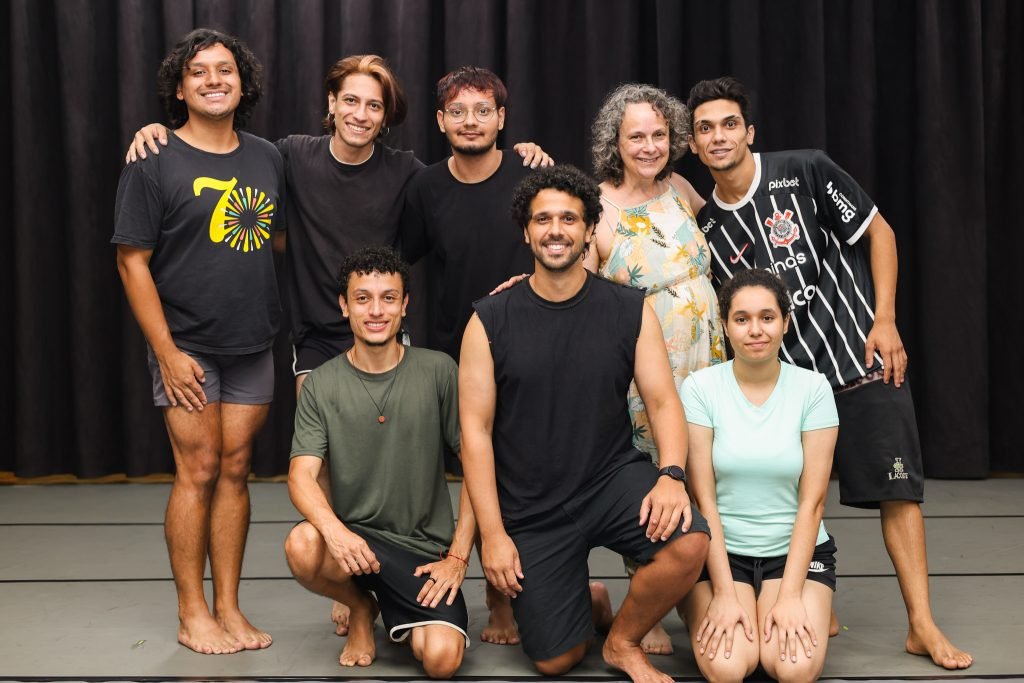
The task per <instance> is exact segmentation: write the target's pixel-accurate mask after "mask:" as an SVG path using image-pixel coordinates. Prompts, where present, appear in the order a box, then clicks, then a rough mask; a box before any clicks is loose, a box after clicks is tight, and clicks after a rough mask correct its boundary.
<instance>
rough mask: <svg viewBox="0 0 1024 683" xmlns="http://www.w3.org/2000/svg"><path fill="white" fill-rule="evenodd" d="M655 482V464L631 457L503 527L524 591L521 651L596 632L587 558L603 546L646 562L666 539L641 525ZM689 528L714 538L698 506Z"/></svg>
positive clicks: (553, 653) (518, 606) (554, 646)
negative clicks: (558, 501) (553, 504)
mask: <svg viewBox="0 0 1024 683" xmlns="http://www.w3.org/2000/svg"><path fill="white" fill-rule="evenodd" d="M657 481H658V470H657V468H656V467H655V466H654V464H653V463H651V462H633V463H630V464H628V465H626V466H624V467H622V468H620V469H619V470H617V471H616V472H615V473H614V474H613V475H611V476H609V477H607V478H606V479H604V480H602V481H601V482H599V483H598V484H596V485H595V486H593V487H591V488H589V489H587V490H585V491H582V492H581V493H580V494H578V495H577V496H575V497H574V498H573V499H572V500H570V501H568V502H567V503H566V504H564V505H562V506H561V508H559V509H557V510H556V511H554V512H552V513H550V514H547V515H544V516H543V517H536V518H533V519H531V520H527V521H524V522H517V523H515V524H513V525H510V526H508V527H506V531H507V532H508V534H509V536H511V537H512V540H513V542H515V544H516V549H517V550H518V551H519V560H520V562H521V563H522V567H523V575H524V576H525V577H526V578H524V579H522V580H521V581H520V583H521V584H522V586H523V592H522V593H520V594H519V595H518V597H516V599H515V600H513V601H512V610H513V611H514V613H515V617H516V622H517V623H518V624H519V635H520V637H521V638H522V641H523V650H524V651H525V652H526V654H527V656H528V657H530V659H532V660H533V661H542V660H546V659H551V658H552V657H557V656H558V655H560V654H563V653H565V652H568V651H569V650H571V649H572V648H573V647H575V646H576V645H579V644H580V643H582V642H585V641H587V640H589V639H590V638H592V637H593V636H594V625H593V623H592V621H591V617H590V586H589V576H590V572H589V568H588V566H587V557H588V555H589V554H590V549H591V548H596V547H598V546H604V547H606V548H610V549H611V550H614V551H615V552H617V553H619V554H620V555H625V556H627V557H631V558H632V559H634V560H636V561H637V562H639V563H640V564H647V563H648V562H650V561H651V560H652V559H653V558H654V555H655V554H656V553H657V552H658V551H659V550H661V549H662V548H664V547H665V546H666V545H667V544H668V543H670V542H672V541H674V540H675V539H676V538H678V537H680V536H681V535H682V533H681V532H680V531H679V529H678V528H676V530H675V532H674V533H673V534H672V536H671V537H670V538H669V540H668V541H658V542H656V543H652V542H651V540H650V539H649V538H647V537H646V536H645V535H644V534H645V531H646V529H647V527H646V526H640V524H639V515H640V503H641V501H643V499H644V496H646V495H647V494H648V493H649V492H650V490H651V489H652V488H654V485H655V483H657ZM690 509H691V512H692V513H693V520H692V522H691V524H690V529H689V531H688V532H687V533H693V532H695V531H699V532H703V533H705V534H708V535H709V536H710V535H711V532H710V531H709V529H708V524H707V522H706V521H704V518H703V517H702V516H701V514H700V512H698V511H697V508H696V507H695V506H691V508H690Z"/></svg>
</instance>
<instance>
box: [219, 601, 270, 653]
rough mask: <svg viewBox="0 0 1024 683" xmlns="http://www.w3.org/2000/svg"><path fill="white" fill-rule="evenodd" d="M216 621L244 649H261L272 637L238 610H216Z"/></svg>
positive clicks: (267, 645)
mask: <svg viewBox="0 0 1024 683" xmlns="http://www.w3.org/2000/svg"><path fill="white" fill-rule="evenodd" d="M217 623H219V624H220V626H221V628H223V629H224V630H225V631H227V632H228V633H229V634H231V635H232V636H234V637H235V640H237V641H238V642H239V643H241V644H242V647H244V648H245V649H246V650H262V649H264V648H267V647H270V644H271V643H273V642H274V639H273V638H271V637H270V634H269V633H267V632H266V631H261V630H260V629H258V628H256V627H255V626H253V625H252V624H250V623H249V620H248V619H246V618H245V615H244V614H242V613H241V612H239V611H238V610H223V611H220V612H217Z"/></svg>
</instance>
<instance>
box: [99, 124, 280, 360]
mask: <svg viewBox="0 0 1024 683" xmlns="http://www.w3.org/2000/svg"><path fill="white" fill-rule="evenodd" d="M284 199H285V183H284V168H283V165H282V163H281V155H280V154H278V152H277V150H276V149H274V146H273V145H272V144H270V143H269V142H267V141H266V140H263V139H262V138H258V137H256V136H254V135H249V134H248V133H244V132H239V133H238V148H237V149H235V150H234V151H232V152H229V153H227V154H212V153H210V152H204V151H203V150H200V149H196V148H195V147H192V146H191V145H189V144H187V143H186V142H184V141H183V140H182V139H181V138H179V137H178V136H177V135H175V134H174V133H173V132H172V133H171V134H170V135H169V136H168V144H167V147H166V149H165V150H164V151H162V152H161V153H160V154H159V155H156V154H150V155H149V156H148V157H146V158H145V159H142V160H140V161H138V162H136V163H134V164H128V165H127V166H125V167H124V170H123V171H121V180H120V182H119V183H118V186H117V199H116V202H115V205H114V237H113V238H112V239H111V242H113V243H115V244H126V245H129V246H133V247H138V248H141V249H152V250H153V254H152V257H151V258H150V261H149V270H150V272H151V273H152V275H153V281H154V282H155V283H156V289H157V292H158V294H159V295H160V303H161V304H162V305H163V311H164V317H165V318H166V319H167V326H168V327H169V328H170V331H171V336H172V337H173V338H174V343H175V344H177V345H178V346H179V347H181V348H183V349H188V350H191V351H197V352H200V353H216V354H225V355H242V354H247V353H256V352H257V351H262V350H264V349H267V348H269V347H270V346H271V344H273V341H274V335H275V334H276V333H277V328H278V323H279V319H280V314H281V306H280V302H279V300H278V295H277V280H276V279H275V278H274V255H273V249H272V245H271V235H272V234H273V232H274V231H275V230H281V229H283V227H284V222H285V220H284V215H285V214H284V204H285V201H284Z"/></svg>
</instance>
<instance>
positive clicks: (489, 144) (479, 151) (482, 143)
mask: <svg viewBox="0 0 1024 683" xmlns="http://www.w3.org/2000/svg"><path fill="white" fill-rule="evenodd" d="M497 143H498V134H497V133H495V134H494V137H490V138H487V137H481V138H479V139H477V140H476V142H473V143H464V142H462V141H461V140H460V139H459V138H458V136H456V135H450V136H448V144H449V145H451V148H452V150H453V151H455V152H458V153H459V154H464V155H466V156H471V157H478V156H483V155H484V154H487V153H488V152H490V151H491V150H493V149H494V148H495V146H496V145H497Z"/></svg>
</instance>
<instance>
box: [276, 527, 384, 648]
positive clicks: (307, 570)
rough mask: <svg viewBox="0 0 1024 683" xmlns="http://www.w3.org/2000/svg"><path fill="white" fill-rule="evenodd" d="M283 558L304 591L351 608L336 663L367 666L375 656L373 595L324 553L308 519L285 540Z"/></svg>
mask: <svg viewBox="0 0 1024 683" xmlns="http://www.w3.org/2000/svg"><path fill="white" fill-rule="evenodd" d="M284 548H285V557H286V558H287V560H288V566H289V567H290V568H291V570H292V574H293V575H294V576H295V579H296V580H297V581H298V582H299V584H300V585H302V586H303V587H304V588H306V589H307V590H309V591H311V592H313V593H317V594H318V595H323V596H325V597H328V598H331V599H332V600H337V601H338V602H343V603H345V604H346V605H348V606H349V607H350V610H351V612H350V617H349V632H348V638H347V639H346V641H345V647H344V649H342V651H341V656H340V657H339V658H338V663H339V664H340V665H341V666H370V664H372V663H373V660H374V657H376V656H377V646H376V644H375V643H374V640H373V623H374V620H376V618H377V613H378V611H379V610H378V608H377V603H376V601H375V600H374V599H373V597H372V596H371V595H370V594H369V593H366V592H365V591H363V590H362V589H361V588H359V586H357V585H356V583H355V582H354V581H353V580H352V575H351V574H350V573H348V572H347V571H345V570H344V569H342V567H341V566H340V565H339V564H338V562H337V561H336V560H335V559H334V558H333V557H331V554H330V553H329V552H327V544H326V543H324V539H323V537H322V536H320V532H319V531H317V530H316V529H315V528H314V527H313V525H312V524H310V523H309V522H302V523H301V524H299V525H298V526H296V527H295V528H294V529H292V531H291V533H290V534H288V538H287V539H286V540H285V546H284Z"/></svg>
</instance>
